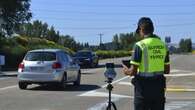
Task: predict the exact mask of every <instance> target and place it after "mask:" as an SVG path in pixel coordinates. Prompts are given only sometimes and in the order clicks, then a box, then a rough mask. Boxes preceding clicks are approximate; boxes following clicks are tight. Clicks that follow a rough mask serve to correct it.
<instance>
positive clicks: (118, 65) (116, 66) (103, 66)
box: [97, 64, 123, 68]
mask: <svg viewBox="0 0 195 110" xmlns="http://www.w3.org/2000/svg"><path fill="white" fill-rule="evenodd" d="M114 66H115V68H122V67H123V66H122V65H121V64H115V65H114ZM97 68H106V65H105V64H100V65H98V67H97Z"/></svg>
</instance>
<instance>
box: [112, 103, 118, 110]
mask: <svg viewBox="0 0 195 110" xmlns="http://www.w3.org/2000/svg"><path fill="white" fill-rule="evenodd" d="M111 104H112V106H113V108H114V110H117V108H116V105H115V103H114V102H111Z"/></svg>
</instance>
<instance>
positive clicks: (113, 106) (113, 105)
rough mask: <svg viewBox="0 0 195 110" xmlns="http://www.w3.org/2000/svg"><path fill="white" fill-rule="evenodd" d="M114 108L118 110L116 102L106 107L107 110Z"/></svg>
mask: <svg viewBox="0 0 195 110" xmlns="http://www.w3.org/2000/svg"><path fill="white" fill-rule="evenodd" d="M112 108H113V110H117V108H116V105H115V103H114V102H111V105H109V104H108V106H107V107H106V110H112Z"/></svg>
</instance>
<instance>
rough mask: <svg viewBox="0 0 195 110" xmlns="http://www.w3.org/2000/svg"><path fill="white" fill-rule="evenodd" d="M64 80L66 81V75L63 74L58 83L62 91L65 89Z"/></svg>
mask: <svg viewBox="0 0 195 110" xmlns="http://www.w3.org/2000/svg"><path fill="white" fill-rule="evenodd" d="M66 80H67V75H66V73H64V75H63V77H62V81H61V82H60V87H61V88H62V89H64V88H65V87H66Z"/></svg>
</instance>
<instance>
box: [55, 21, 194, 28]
mask: <svg viewBox="0 0 195 110" xmlns="http://www.w3.org/2000/svg"><path fill="white" fill-rule="evenodd" d="M188 25H195V23H194V22H193V23H182V24H167V25H156V26H157V27H175V26H188ZM57 28H58V29H66V30H118V29H129V28H131V26H123V27H122V26H121V27H57Z"/></svg>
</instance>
